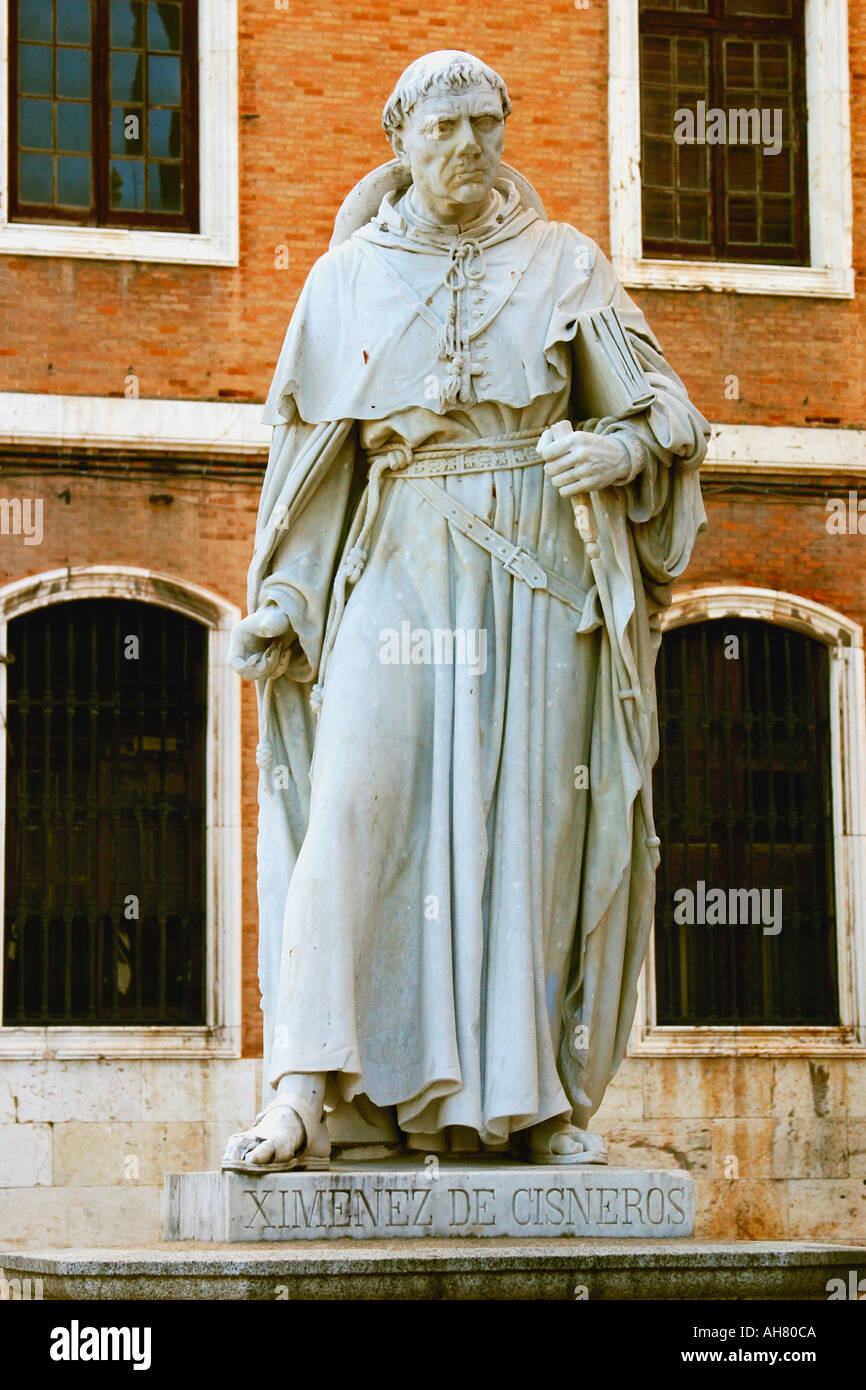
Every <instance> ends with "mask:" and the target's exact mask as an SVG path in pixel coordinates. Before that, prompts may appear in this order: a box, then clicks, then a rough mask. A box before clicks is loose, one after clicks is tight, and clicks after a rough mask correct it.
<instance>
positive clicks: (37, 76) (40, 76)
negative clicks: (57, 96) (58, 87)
mask: <svg viewBox="0 0 866 1390" xmlns="http://www.w3.org/2000/svg"><path fill="white" fill-rule="evenodd" d="M53 65H54V49H53V48H40V47H37V45H36V44H32V43H22V44H21V45H20V46H19V48H18V90H19V92H26V93H27V94H28V95H29V96H39V97H42V96H45V97H50V96H51V95H52V91H53V87H52V81H53V74H52V68H53Z"/></svg>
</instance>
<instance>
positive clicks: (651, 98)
mask: <svg viewBox="0 0 866 1390" xmlns="http://www.w3.org/2000/svg"><path fill="white" fill-rule="evenodd" d="M673 98H674V94H673V91H672V89H671V88H670V87H644V89H643V92H642V99H641V106H642V108H643V118H642V125H643V132H644V134H645V135H666V136H667V137H668V139H670V137H671V135H672V133H673V128H674V100H673Z"/></svg>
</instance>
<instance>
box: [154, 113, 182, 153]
mask: <svg viewBox="0 0 866 1390" xmlns="http://www.w3.org/2000/svg"><path fill="white" fill-rule="evenodd" d="M147 139H148V147H147V152H148V154H150V155H153V156H155V157H156V158H157V159H178V158H179V157H180V144H181V142H180V112H179V111H151V112H150V115H149V117H148V123H147Z"/></svg>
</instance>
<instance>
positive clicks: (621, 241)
mask: <svg viewBox="0 0 866 1390" xmlns="http://www.w3.org/2000/svg"><path fill="white" fill-rule="evenodd" d="M805 4H806V12H805V25H806V107H807V139H808V165H809V228H810V240H811V246H810V253H811V254H810V261H811V264H810V265H809V266H785V265H741V264H734V263H732V262H718V261H680V260H655V259H652V260H651V259H648V258H647V259H644V257H643V252H642V236H641V184H640V54H639V44H638V0H609V5H608V11H609V16H610V33H609V62H610V72H609V86H608V148H609V158H610V190H611V191H610V244H611V254H612V259H613V264H614V268H615V270H616V272H617V274H618V275H619V277H620V279H621V280H622V282H623V283H624V284H625V285H626V286H630V287H635V288H644V289H667V290H704V289H706V290H733V291H737V292H739V293H740V294H791V295H813V296H819V297H831V298H841V299H851V298H853V295H854V270H853V264H852V230H851V229H852V220H853V212H852V192H851V129H850V113H849V80H848V7H847V0H805Z"/></svg>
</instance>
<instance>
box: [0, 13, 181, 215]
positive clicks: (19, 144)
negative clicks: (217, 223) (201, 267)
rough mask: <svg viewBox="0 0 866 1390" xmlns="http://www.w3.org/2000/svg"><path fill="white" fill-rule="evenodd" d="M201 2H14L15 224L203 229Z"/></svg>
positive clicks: (12, 121)
mask: <svg viewBox="0 0 866 1390" xmlns="http://www.w3.org/2000/svg"><path fill="white" fill-rule="evenodd" d="M197 22H198V21H197V3H196V0H165V2H164V3H163V2H162V0H160V3H156V2H155V0H10V26H9V134H10V140H9V189H10V210H11V218H12V220H13V221H39V222H71V223H82V224H86V225H96V226H105V227H156V228H161V229H162V230H165V231H192V232H197V231H198V168H197V141H198V131H197V126H198V117H197V111H198V93H197V80H196V72H197Z"/></svg>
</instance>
